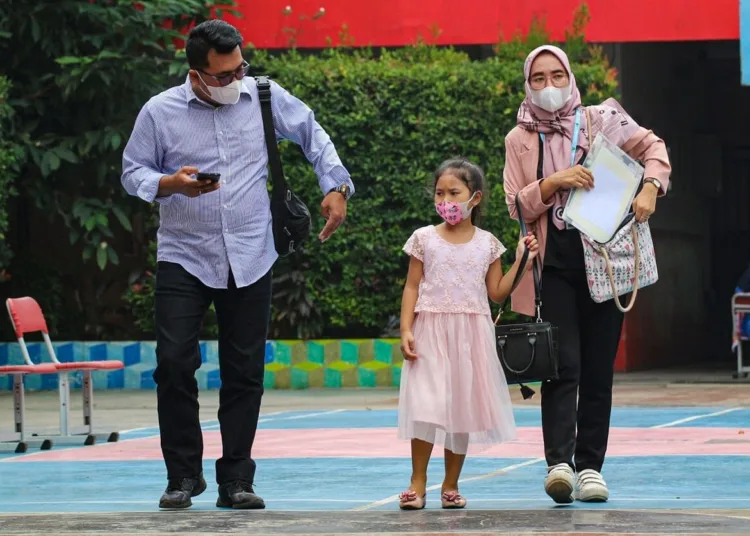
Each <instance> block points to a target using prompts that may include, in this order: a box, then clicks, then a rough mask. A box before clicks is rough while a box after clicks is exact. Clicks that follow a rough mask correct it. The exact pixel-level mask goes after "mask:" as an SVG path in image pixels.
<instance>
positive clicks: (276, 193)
mask: <svg viewBox="0 0 750 536" xmlns="http://www.w3.org/2000/svg"><path fill="white" fill-rule="evenodd" d="M255 81H256V83H257V86H258V98H259V100H260V112H261V116H262V117H263V132H264V134H265V138H266V150H267V151H268V165H269V167H270V168H271V181H272V186H271V217H272V219H273V223H272V225H273V242H274V247H275V248H276V253H278V254H279V255H280V256H282V257H286V256H287V255H290V254H292V253H294V252H295V251H296V250H297V249H298V248H299V247H300V246H301V245H302V244H303V243H304V242H305V240H307V238H308V237H309V236H310V232H311V231H312V217H311V216H310V211H309V210H308V208H307V205H305V203H304V202H303V201H302V200H301V199H300V198H299V197H297V196H296V195H295V193H294V192H292V190H291V188H289V185H288V184H287V182H286V179H285V178H284V169H283V168H282V167H281V155H280V154H279V145H278V142H277V141H276V129H275V127H274V124H273V112H272V111H271V83H270V82H269V81H268V77H265V76H258V77H256V78H255Z"/></svg>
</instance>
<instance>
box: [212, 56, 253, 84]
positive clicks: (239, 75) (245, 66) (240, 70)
mask: <svg viewBox="0 0 750 536" xmlns="http://www.w3.org/2000/svg"><path fill="white" fill-rule="evenodd" d="M249 69H250V64H249V63H248V62H246V61H244V60H243V61H242V65H240V66H239V67H237V70H236V71H234V72H232V73H227V74H221V75H218V76H217V75H213V74H211V73H207V72H206V71H202V70H201V72H202V73H203V74H205V75H206V76H210V77H211V78H213V79H214V80H216V81H217V82H218V83H219V85H220V86H221V87H224V86H228V85H229V84H231V83H232V82H234V80H235V79H237V80H242V79H243V78H244V77H245V75H246V74H247V71H248V70H249Z"/></svg>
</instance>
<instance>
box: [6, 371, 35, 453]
mask: <svg viewBox="0 0 750 536" xmlns="http://www.w3.org/2000/svg"><path fill="white" fill-rule="evenodd" d="M24 402H25V401H24V391H23V375H22V374H14V375H13V430H14V432H15V433H16V434H17V435H18V438H17V439H14V440H10V441H3V442H2V443H0V452H15V453H17V454H21V453H23V452H26V451H27V450H28V449H29V444H28V443H27V442H26V430H25V429H24V424H25V422H24V421H25V417H26V415H25V413H26V411H25V403H24Z"/></svg>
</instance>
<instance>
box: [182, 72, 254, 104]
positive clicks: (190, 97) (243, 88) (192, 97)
mask: <svg viewBox="0 0 750 536" xmlns="http://www.w3.org/2000/svg"><path fill="white" fill-rule="evenodd" d="M248 78H249V77H248V76H246V77H244V78H243V79H242V80H241V82H242V84H241V85H240V99H242V96H243V95H245V96H246V97H247V98H248V99H250V100H252V98H253V97H252V94H251V93H250V90H249V89H248V87H247V84H246V83H245V80H247V79H248ZM184 87H185V99H186V100H187V103H188V104H190V103H191V102H192V101H197V102H199V103H201V104H205V105H206V106H210V104H208V103H207V102H205V101H204V100H202V99H201V98H199V97H198V95H196V94H195V91H193V84H191V83H190V75H187V76H186V77H185V85H184Z"/></svg>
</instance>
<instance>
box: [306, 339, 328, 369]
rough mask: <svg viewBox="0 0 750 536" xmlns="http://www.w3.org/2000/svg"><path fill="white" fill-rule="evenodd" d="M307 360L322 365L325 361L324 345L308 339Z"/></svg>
mask: <svg viewBox="0 0 750 536" xmlns="http://www.w3.org/2000/svg"><path fill="white" fill-rule="evenodd" d="M307 360H308V361H310V362H311V363H317V364H318V365H324V364H325V361H326V348H325V346H323V345H322V344H320V343H318V342H315V341H309V342H308V343H307Z"/></svg>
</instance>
